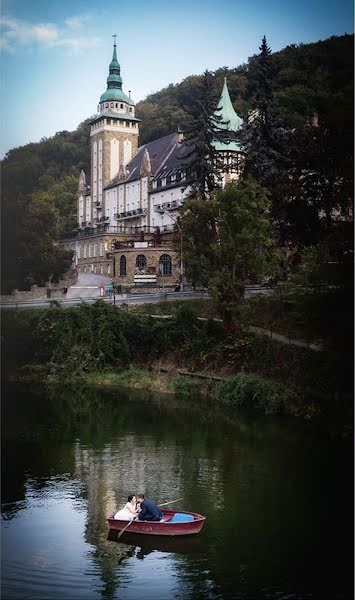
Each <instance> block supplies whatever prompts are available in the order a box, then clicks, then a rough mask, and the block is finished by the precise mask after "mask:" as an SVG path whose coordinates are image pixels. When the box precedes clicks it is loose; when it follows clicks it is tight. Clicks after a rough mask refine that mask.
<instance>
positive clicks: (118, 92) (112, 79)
mask: <svg viewBox="0 0 355 600" xmlns="http://www.w3.org/2000/svg"><path fill="white" fill-rule="evenodd" d="M110 100H113V101H119V102H120V101H121V102H126V103H127V104H131V105H132V106H134V102H133V100H132V98H131V97H130V96H127V94H125V93H124V91H123V90H122V77H121V67H120V64H119V62H118V60H117V54H116V39H115V42H114V45H113V55H112V60H111V62H110V66H109V76H108V77H107V90H106V92H104V93H103V94H101V96H100V102H106V101H110Z"/></svg>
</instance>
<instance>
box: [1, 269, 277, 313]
mask: <svg viewBox="0 0 355 600" xmlns="http://www.w3.org/2000/svg"><path fill="white" fill-rule="evenodd" d="M109 283H111V277H107V276H105V275H96V274H94V273H80V274H79V276H78V281H77V282H76V283H75V284H74V285H72V286H71V287H69V288H68V292H67V295H66V297H65V298H53V300H52V302H54V301H55V302H58V303H59V304H61V305H62V306H64V307H70V306H75V305H77V304H81V303H82V302H86V303H89V304H92V303H93V302H96V300H98V299H99V298H100V292H99V286H101V285H107V284H109ZM245 291H246V295H247V296H250V295H253V294H260V293H262V294H265V293H266V294H267V293H270V290H268V289H265V288H261V287H260V286H249V287H247V288H246V290H245ZM208 297H209V296H208V294H207V293H206V292H167V293H163V292H158V293H154V294H139V295H137V294H131V295H128V294H116V296H115V297H114V298H113V297H112V298H102V299H103V300H104V302H107V303H108V304H118V305H119V304H127V305H130V304H146V303H150V302H160V301H162V300H184V299H189V298H208ZM50 305H51V301H50V300H47V299H46V300H38V299H37V300H27V301H23V302H1V303H0V307H1V308H2V309H15V308H21V309H22V308H49V307H50Z"/></svg>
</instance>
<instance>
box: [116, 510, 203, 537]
mask: <svg viewBox="0 0 355 600" xmlns="http://www.w3.org/2000/svg"><path fill="white" fill-rule="evenodd" d="M162 513H163V517H162V518H161V519H160V521H138V520H137V521H132V522H131V523H130V524H129V525H128V523H129V521H122V520H120V519H114V515H111V516H110V517H108V518H107V522H108V524H109V527H110V529H116V530H117V531H122V529H125V528H126V531H127V533H128V532H129V533H139V534H143V535H168V536H174V535H192V534H194V533H199V532H200V531H201V529H202V527H203V525H204V522H205V520H206V517H203V516H202V515H199V514H198V513H193V512H187V511H182V510H179V511H176V510H163V511H162ZM127 525H128V526H127Z"/></svg>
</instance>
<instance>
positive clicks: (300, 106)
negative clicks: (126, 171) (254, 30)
mask: <svg viewBox="0 0 355 600" xmlns="http://www.w3.org/2000/svg"><path fill="white" fill-rule="evenodd" d="M353 43H354V37H353V35H343V36H339V37H334V36H333V37H331V38H329V39H327V40H321V41H319V42H315V43H312V44H292V45H290V46H287V47H286V48H284V49H283V50H281V51H279V52H274V53H273V54H271V56H270V59H271V67H272V76H273V86H274V97H275V103H276V106H277V114H276V115H275V116H276V117H277V119H278V121H279V122H280V124H281V125H282V126H283V127H287V128H288V127H300V126H302V125H303V124H304V123H306V122H307V121H308V120H309V117H310V115H311V114H312V113H313V112H317V113H318V114H319V117H320V121H321V122H323V123H326V124H329V123H334V122H335V121H344V120H347V119H348V118H350V119H351V118H352V114H353V84H352V80H353ZM256 61H257V56H253V57H251V58H250V59H249V61H248V63H247V64H244V65H241V66H238V67H236V68H228V67H223V68H220V69H217V70H216V71H214V73H213V74H214V80H215V88H216V92H217V93H220V92H221V90H222V86H223V78H224V77H228V89H229V92H230V96H231V99H232V102H233V105H234V108H235V110H236V112H237V113H238V114H239V115H240V116H241V117H244V118H245V117H246V115H247V112H248V110H249V109H250V107H251V106H252V105H253V104H254V99H255V93H256V90H255V88H253V87H252V86H250V85H249V81H250V79H251V77H252V76H253V75H254V70H253V67H254V64H255V62H256ZM201 77H202V75H191V76H189V77H187V78H186V79H184V80H183V81H182V82H181V83H178V84H170V85H169V86H167V87H166V88H164V89H162V90H160V91H158V92H155V93H153V94H150V95H149V96H148V97H147V98H146V99H145V100H143V101H142V102H139V103H138V104H137V116H138V117H139V118H140V119H142V124H141V127H140V132H141V143H146V142H149V141H151V140H153V139H156V138H157V137H160V136H163V135H166V134H168V133H171V131H173V130H174V129H175V130H176V129H177V128H178V126H180V127H184V126H185V125H186V124H187V120H188V118H187V114H186V112H185V110H184V109H183V107H186V106H188V105H190V104H191V98H193V97H194V96H195V95H196V93H197V92H196V90H197V88H198V85H199V82H200V81H201Z"/></svg>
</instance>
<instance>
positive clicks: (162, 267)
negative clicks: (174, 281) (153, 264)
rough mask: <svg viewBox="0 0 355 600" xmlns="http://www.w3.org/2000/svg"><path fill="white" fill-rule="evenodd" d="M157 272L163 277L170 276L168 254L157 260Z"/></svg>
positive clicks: (169, 258)
mask: <svg viewBox="0 0 355 600" xmlns="http://www.w3.org/2000/svg"><path fill="white" fill-rule="evenodd" d="M159 272H160V274H161V275H163V276H164V277H165V276H166V275H171V256H169V254H163V255H162V256H161V257H160V260H159Z"/></svg>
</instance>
